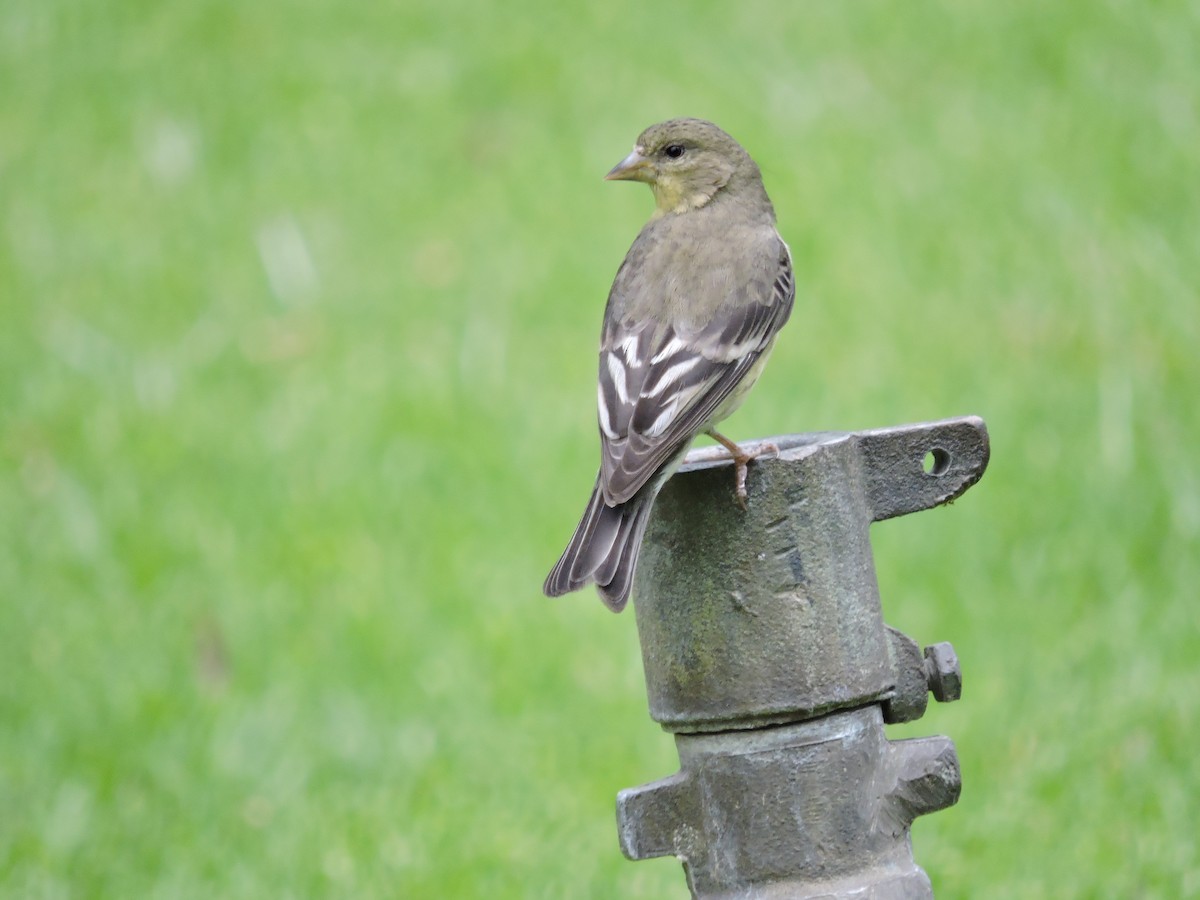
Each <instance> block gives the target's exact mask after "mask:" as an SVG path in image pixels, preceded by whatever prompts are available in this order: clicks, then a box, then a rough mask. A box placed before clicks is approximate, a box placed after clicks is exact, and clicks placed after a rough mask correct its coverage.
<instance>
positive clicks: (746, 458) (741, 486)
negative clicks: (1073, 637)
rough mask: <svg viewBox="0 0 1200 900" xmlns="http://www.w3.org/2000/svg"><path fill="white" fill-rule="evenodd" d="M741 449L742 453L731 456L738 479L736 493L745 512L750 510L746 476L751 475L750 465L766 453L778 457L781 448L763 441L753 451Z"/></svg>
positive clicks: (739, 504)
mask: <svg viewBox="0 0 1200 900" xmlns="http://www.w3.org/2000/svg"><path fill="white" fill-rule="evenodd" d="M739 449H741V452H740V453H730V455H731V456H732V457H733V466H734V472H735V477H736V479H737V485H736V488H735V493H736V494H737V502H738V506H740V507H741V508H742V511H743V512H745V511H747V510H749V509H750V503H749V500H750V495H749V494H748V493H747V491H746V476H747V475H748V474H749V467H750V463H751V462H752V461H754V460H756V459H758V458H759V457H760V456H762V455H763V454H764V453H774V454H775V455H776V456H778V455H779V446H778V445H777V444H773V443H771V442H770V441H762V442H761V443H760V444H758V446H756V447H755V448H754V449H753V450H749V451H747V450H746V449H744V448H739Z"/></svg>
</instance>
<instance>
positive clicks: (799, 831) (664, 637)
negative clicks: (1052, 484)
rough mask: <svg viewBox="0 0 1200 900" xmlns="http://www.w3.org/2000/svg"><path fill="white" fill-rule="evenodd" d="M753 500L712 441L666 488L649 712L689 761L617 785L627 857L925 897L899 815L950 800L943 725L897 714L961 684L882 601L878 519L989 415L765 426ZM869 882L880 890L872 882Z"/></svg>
mask: <svg viewBox="0 0 1200 900" xmlns="http://www.w3.org/2000/svg"><path fill="white" fill-rule="evenodd" d="M769 443H772V444H774V445H776V446H777V447H778V448H779V452H778V454H776V455H767V456H763V457H761V458H760V459H759V460H757V461H756V462H755V463H754V464H753V465H752V469H751V477H750V480H749V491H750V502H749V504H748V509H746V510H744V511H743V510H742V509H741V508H740V507H739V506H738V505H737V504H736V503H735V502H734V500H733V478H732V473H731V472H730V469H729V463H728V460H727V458H726V457H724V456H723V454H721V453H719V452H711V451H708V452H703V453H693V454H692V455H691V456H689V460H688V462H687V464H685V465H684V466H683V468H681V469H680V471H679V473H678V474H677V475H676V476H675V477H674V478H672V479H671V480H670V481H669V482H668V483H667V484H666V486H665V487H664V489H663V491H662V493H661V494H660V495H659V498H658V501H657V503H656V506H655V510H654V513H653V515H652V518H651V522H650V525H649V528H648V530H647V534H646V539H645V543H644V545H643V548H642V556H641V562H640V565H639V570H638V576H637V582H636V586H635V590H634V606H635V609H636V614H637V623H638V632H639V636H640V639H641V644H642V658H643V663H644V667H645V673H646V687H647V693H648V696H649V701H650V713H651V716H652V717H653V718H654V719H655V720H656V721H657V722H659V723H661V724H662V725H663V727H664V728H666V729H667V730H669V731H672V732H675V733H676V743H677V746H678V750H679V755H680V764H681V769H680V772H679V773H678V774H677V775H674V776H671V777H670V778H668V779H665V780H664V781H660V782H657V783H655V784H650V785H645V786H643V787H641V788H635V789H632V790H627V791H623V792H622V793H621V794H620V796H619V798H618V820H619V830H620V835H621V845H622V848H623V849H624V851H625V852H626V854H627V855H629V856H630V857H631V858H634V859H642V858H646V857H650V856H662V855H668V854H675V855H677V856H679V857H680V858H681V859H682V860H683V861H684V865H685V868H686V870H687V873H688V884H689V886H690V887H691V889H692V893H693V896H695V897H702V898H718V897H719V898H747V900H748V898H768V897H770V898H806V897H814V898H815V897H823V898H825V897H828V898H843V897H845V898H850V897H855V898H859V897H872V898H877V900H883V898H910V897H911V898H924V897H931V896H932V893H931V889H930V887H929V881H928V879H927V878H926V877H925V874H924V873H923V872H922V871H921V870H920V868H919V867H917V865H916V864H915V862H913V859H912V850H911V845H910V842H909V834H908V826H909V824H910V823H911V822H912V819H913V818H914V817H916V816H918V815H922V814H924V813H927V812H932V811H934V810H937V809H941V808H944V807H945V806H948V805H950V804H952V803H954V802H955V800H956V799H957V797H958V791H959V774H958V764H957V758H956V756H955V753H954V747H953V744H952V743H951V742H950V741H949V739H947V738H928V739H922V740H919V741H902V742H897V743H890V742H888V741H887V740H886V738H885V736H884V733H883V724H884V722H885V721H887V722H899V721H910V720H913V719H917V718H919V717H920V716H921V715H922V714H923V713H924V711H925V707H926V703H927V702H928V694H929V692H930V691H932V692H933V693H934V695H935V698H936V699H938V700H954V699H957V698H958V696H959V693H960V692H961V684H962V681H961V673H960V671H959V668H958V660H957V657H956V656H955V654H954V651H953V648H952V647H951V646H950V645H949V644H936V645H934V646H932V647H929V648H926V650H925V652H924V653H923V654H922V652H921V649H920V647H919V645H918V644H917V643H916V642H915V641H913V640H912V639H911V638H908V637H907V636H905V635H903V634H902V633H900V632H898V631H896V630H895V629H892V628H889V627H888V626H887V625H885V623H884V621H883V613H882V609H881V607H880V600H879V590H878V585H877V583H876V579H875V568H874V561H873V557H872V554H871V546H870V540H869V535H868V530H869V527H870V525H871V523H872V522H876V521H879V520H881V519H885V518H890V517H892V516H899V515H904V514H905V513H910V512H915V511H918V510H921V509H928V508H930V507H933V506H936V505H938V504H940V503H945V502H946V501H948V500H951V499H953V498H955V497H957V496H959V495H960V494H962V492H963V491H965V490H966V489H967V488H968V487H970V486H971V485H972V484H974V483H975V482H976V481H978V480H979V478H980V477H981V476H982V474H983V471H984V469H985V467H986V465H987V461H988V440H987V431H986V429H985V427H984V424H983V422H982V420H980V419H978V418H963V419H953V420H947V421H943V422H933V423H926V424H920V425H909V426H901V427H897V428H888V429H880V430H874V431H863V432H852V433H820V434H809V435H792V436H787V437H782V438H772V439H770V440H769ZM864 891H867V893H863V892H864Z"/></svg>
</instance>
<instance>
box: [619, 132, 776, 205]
mask: <svg viewBox="0 0 1200 900" xmlns="http://www.w3.org/2000/svg"><path fill="white" fill-rule="evenodd" d="M604 177H605V178H606V179H607V180H609V181H641V182H644V183H645V184H648V185H650V189H651V190H653V191H654V200H655V203H656V205H657V207H658V214H659V215H665V214H667V213H682V212H686V211H688V210H689V209H699V208H700V207H701V206H704V205H705V204H706V203H708V202H709V201H710V200H712V198H713V197H714V196H716V194H717V193H718V192H719V191H721V190H722V189H723V188H726V187H727V186H734V187H736V186H738V185H740V184H741V183H743V182H750V183H757V184H758V186H759V189H760V190H761V185H762V178H761V176H760V174H759V171H758V166H756V165H755V164H754V160H752V159H751V158H750V155H749V154H748V153H746V151H745V150H743V149H742V146H741V145H740V144H739V143H738V142H737V141H735V140H734V139H733V138H731V137H730V136H729V135H728V134H726V133H725V132H724V131H722V130H721V129H720V128H718V127H717V126H716V125H714V124H713V123H712V122H705V121H704V120H703V119H671V120H670V121H667V122H660V123H659V124H657V125H651V126H650V127H649V128H647V129H646V130H645V131H643V132H642V133H641V134H640V135H639V136H638V139H637V143H636V144H635V145H634V148H633V152H632V153H630V154H629V155H628V156H627V157H625V158H624V159H623V160H621V162H619V163H617V165H616V166H614V167H613V170H612V171H611V172H609V173H608V174H607V175H605V176H604Z"/></svg>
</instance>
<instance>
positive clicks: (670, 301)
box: [544, 119, 795, 611]
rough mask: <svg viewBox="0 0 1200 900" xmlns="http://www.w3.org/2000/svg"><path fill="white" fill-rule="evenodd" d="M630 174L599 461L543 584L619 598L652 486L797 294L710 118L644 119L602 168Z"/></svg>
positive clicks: (607, 349)
mask: <svg viewBox="0 0 1200 900" xmlns="http://www.w3.org/2000/svg"><path fill="white" fill-rule="evenodd" d="M606 177H607V178H609V179H610V180H627V181H641V182H644V183H646V184H648V185H649V186H650V188H651V190H652V191H653V192H654V199H655V205H656V209H655V212H654V215H653V216H652V217H651V219H650V221H649V222H648V223H646V226H645V227H644V228H643V229H642V231H641V233H640V234H639V235H638V236H637V239H636V240H635V241H634V242H633V246H632V247H630V248H629V253H628V254H627V255H626V256H625V261H624V262H623V263H622V264H621V268H620V269H619V270H618V271H617V277H616V279H615V281H614V282H613V286H612V290H611V291H610V293H609V297H608V306H607V308H606V310H605V313H604V325H603V329H602V332H601V340H600V373H599V390H598V406H599V424H600V443H601V462H600V473H599V475H598V476H597V479H596V487H595V489H594V490H593V493H592V499H591V501H590V502H589V504H588V507H587V510H586V511H585V512H584V515H583V518H582V519H581V520H580V523H579V526H578V528H576V531H575V535H574V536H573V537H572V539H571V542H570V543H569V544H568V545H567V549H566V550H565V551H564V552H563V555H562V557H561V558H560V559H559V561H558V564H557V565H556V566H555V567H554V569H553V570H552V571H551V572H550V575H549V576H548V577H547V578H546V583H545V586H544V590H545V592H546V593H547V594H548V595H550V596H558V595H560V594H564V593H566V592H568V591H572V590H575V589H576V588H579V587H582V586H583V585H584V584H586V583H588V582H589V581H594V582H595V583H596V586H597V589H598V590H599V592H600V596H601V598H602V599H603V600H604V602H605V603H606V604H607V605H608V606H609V607H610V608H611V609H613V610H614V611H620V610H621V609H622V608H623V607H624V606H625V603H626V601H627V599H628V597H629V590H630V587H631V585H632V583H633V573H634V570H635V568H636V566H637V556H638V549H639V546H640V544H641V539H642V535H643V533H644V531H645V527H646V521H647V518H648V516H649V512H650V508H651V505H652V504H653V502H654V498H655V496H656V495H657V494H658V491H659V489H660V488H661V487H662V485H663V482H665V481H666V479H667V478H669V477H670V475H671V473H672V472H673V471H674V470H675V468H676V467H677V466H678V465H679V463H680V461H681V460H682V459H683V457H684V455H685V454H686V453H687V450H688V447H689V446H690V445H691V443H692V441H693V440H694V439H695V438H696V436H697V435H699V434H701V433H705V432H707V433H709V434H712V435H713V436H714V437H715V438H716V439H717V440H719V441H721V443H723V444H725V445H726V446H727V447H729V448H730V450H731V452H733V453H734V457H735V460H736V461H737V463H738V473H739V482H738V490H739V498H740V499H742V500H743V501H744V498H745V493H744V479H745V464H746V462H747V461H748V460H749V458H750V456H749V455H748V454H746V453H744V452H743V451H741V449H740V448H737V446H736V445H734V444H732V442H730V441H728V440H727V439H725V438H723V437H722V436H720V435H718V434H717V433H716V432H715V428H716V425H717V423H718V422H720V421H721V420H722V419H724V418H725V417H726V416H728V415H729V414H730V413H732V412H733V411H734V409H736V408H737V406H738V405H739V404H740V402H741V400H742V399H743V397H744V395H745V393H746V392H747V391H748V390H749V389H750V387H751V386H752V385H753V384H754V381H755V380H756V379H757V378H758V375H759V373H760V372H761V370H762V367H763V365H764V364H765V362H766V359H767V356H768V355H769V353H770V351H771V348H772V346H773V344H774V341H775V335H776V333H777V332H778V331H779V329H780V328H781V327H782V326H783V324H784V322H786V321H787V318H788V315H789V314H790V312H791V308H792V300H793V297H794V293H795V290H794V285H793V280H792V263H791V256H790V254H789V253H788V248H787V245H786V244H785V243H784V242H783V239H782V238H780V237H779V233H778V232H777V231H776V230H775V210H774V208H773V207H772V206H771V201H770V199H769V198H768V197H767V193H766V190H765V189H764V188H763V184H762V176H761V174H760V173H759V170H758V166H757V165H755V163H754V160H752V159H751V158H750V156H749V155H748V154H747V153H746V151H745V150H743V149H742V147H741V146H740V145H739V144H738V143H737V141H735V140H734V139H733V138H731V137H730V136H729V135H727V134H726V133H725V132H724V131H722V130H721V129H720V128H718V127H717V126H715V125H713V124H712V123H710V122H704V121H701V120H699V119H672V120H670V121H668V122H663V123H661V124H658V125H653V126H651V127H650V128H647V129H646V130H645V131H644V132H642V134H641V135H640V136H639V137H638V140H637V144H636V146H635V147H634V150H633V152H632V153H630V154H629V156H628V157H626V158H625V159H624V160H623V161H622V162H621V163H619V164H618V165H617V166H616V167H615V168H614V169H613V170H612V171H611V172H609V173H608V175H607V176H606Z"/></svg>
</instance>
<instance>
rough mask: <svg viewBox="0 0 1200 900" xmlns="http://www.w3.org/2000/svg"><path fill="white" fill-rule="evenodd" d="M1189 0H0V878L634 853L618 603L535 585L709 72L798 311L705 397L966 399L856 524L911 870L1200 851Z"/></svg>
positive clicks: (534, 891) (525, 883) (243, 882)
mask: <svg viewBox="0 0 1200 900" xmlns="http://www.w3.org/2000/svg"><path fill="white" fill-rule="evenodd" d="M1198 54H1200V12H1198V11H1197V7H1196V5H1195V4H1188V3H1151V4H1133V3H1129V2H1112V3H1097V4H1087V5H1084V4H1074V5H1067V4H1060V5H1057V6H1050V5H1045V4H1038V3H1034V2H1029V0H1021V2H1014V3H1006V4H985V3H981V2H965V3H955V4H950V3H940V4H935V3H909V4H905V5H904V6H903V7H902V8H901V7H896V6H894V5H891V4H884V3H881V2H874V0H873V2H862V3H854V4H848V3H833V2H825V0H820V2H816V3H807V4H772V3H767V2H761V0H751V2H748V3H744V4H741V5H739V6H737V7H733V6H730V5H724V4H716V3H707V2H706V3H693V4H683V3H678V2H668V3H663V4H658V5H652V6H645V5H642V6H636V7H635V6H632V5H624V4H616V5H613V4H605V5H601V6H596V7H592V6H587V5H582V4H565V5H563V4H555V5H551V4H544V5H543V4H538V3H536V2H522V0H517V2H513V3H508V4H504V5H491V6H488V5H484V4H479V3H465V2H441V3H437V4H432V3H422V2H417V0H406V2H403V3H384V4H374V5H369V6H355V5H344V4H333V3H328V2H318V0H293V2H287V0H271V2H263V3H257V4H253V5H250V4H236V3H232V2H226V0H198V2H195V3H190V4H151V3H146V2H137V0H112V2H109V3H106V4H72V3H66V2H60V0H12V2H9V3H7V4H5V5H4V6H3V8H0V85H3V92H2V93H3V96H2V98H0V201H2V202H0V722H2V723H3V724H2V726H0V894H3V895H4V896H13V897H75V896H111V897H135V896H138V897H141V896H145V897H157V896H164V897H165V896H170V897H176V896H179V897H192V896H196V897H199V896H206V897H207V896H240V897H258V896H295V897H300V896H380V897H382V896H410V897H459V896H462V897H473V896H479V897H521V898H525V897H534V898H536V897H546V898H549V897H556V898H557V897H597V898H601V897H613V896H621V897H631V898H633V897H646V898H650V897H655V898H657V897H670V896H674V897H678V896H684V895H685V893H686V891H685V888H684V885H683V879H682V876H681V874H680V873H679V871H678V865H677V863H675V862H674V861H673V860H659V861H654V862H648V863H638V864H636V865H635V864H631V863H627V862H625V861H624V860H623V859H622V858H621V857H620V854H619V853H618V851H617V849H616V838H615V833H614V826H613V819H612V803H613V796H614V793H615V792H616V790H617V789H619V788H622V787H626V786H632V785H635V784H640V783H642V782H645V781H649V780H652V779H654V778H656V777H660V776H662V775H665V774H667V773H669V772H671V771H674V769H675V767H676V760H675V757H674V753H673V748H672V746H671V741H670V739H669V738H668V737H667V736H666V735H664V734H661V733H660V732H659V731H658V730H657V728H655V727H654V726H653V724H652V723H651V722H650V721H649V720H648V719H647V717H646V715H645V700H644V695H643V693H642V690H643V689H642V684H641V672H640V658H639V655H638V649H637V642H636V635H635V633H634V623H633V619H632V617H629V616H621V617H614V616H612V615H610V614H608V613H607V612H606V611H604V610H603V609H602V608H601V606H600V604H599V603H598V602H597V601H596V599H595V598H594V597H593V596H590V595H581V596H579V597H577V598H570V599H568V600H566V601H558V602H550V601H547V600H545V599H544V598H542V597H541V595H540V593H539V586H540V583H541V578H542V576H543V575H544V573H545V571H546V569H547V568H548V567H549V565H550V564H551V563H552V562H553V560H554V558H555V557H556V555H557V553H558V552H559V551H560V550H561V545H562V544H563V542H564V541H565V540H566V538H567V536H568V535H569V532H570V529H571V528H572V527H573V525H574V522H575V518H576V516H577V515H578V512H579V510H580V508H581V505H582V503H583V501H584V499H585V494H586V492H587V489H588V487H589V486H590V482H591V478H592V477H593V473H594V466H595V464H596V447H595V421H594V412H593V407H592V404H593V402H594V401H593V397H594V389H593V384H594V371H595V357H594V355H593V350H594V346H595V340H596V333H597V328H598V323H599V317H600V313H601V309H602V306H603V301H604V296H605V292H606V290H607V286H608V284H609V281H610V279H611V277H612V274H613V272H614V271H615V269H616V266H617V264H618V262H619V261H620V258H621V255H622V253H623V252H624V250H625V248H626V247H627V246H628V244H629V242H630V241H631V240H632V238H633V236H634V234H635V233H636V231H637V229H638V228H639V227H640V225H641V223H642V222H643V221H644V219H645V217H646V216H647V215H648V214H649V211H650V208H651V201H650V197H649V195H648V194H647V193H646V192H645V191H644V190H641V189H635V188H633V187H630V186H627V185H616V186H614V185H606V184H604V183H603V182H602V181H601V180H600V176H601V175H602V174H603V172H605V171H606V170H607V168H608V167H609V166H610V165H611V164H612V163H613V162H615V161H616V160H617V159H619V158H620V157H621V156H622V155H623V154H624V153H625V152H626V151H627V150H628V147H629V146H630V144H631V143H632V141H633V138H634V137H635V136H636V134H637V132H638V131H639V130H640V129H641V128H642V127H644V126H645V125H647V124H649V123H651V122H654V121H657V120H659V119H662V118H666V117H669V116H674V115H699V116H704V117H707V118H711V119H713V120H715V121H717V122H719V123H720V124H722V125H723V126H725V127H726V128H727V129H728V130H730V131H731V132H732V133H733V134H734V135H735V136H737V137H738V138H739V139H740V140H741V141H742V142H743V143H744V144H745V145H746V146H747V147H748V148H749V149H750V150H751V152H752V153H753V154H754V155H755V157H756V158H757V159H758V160H759V162H760V164H761V165H762V168H763V170H764V174H765V178H766V181H767V185H768V188H769V189H770V191H771V193H772V196H773V198H774V200H775V203H776V206H777V209H778V211H779V215H780V225H781V229H782V231H783V233H784V235H785V237H786V238H787V239H788V240H789V241H790V243H791V245H792V248H793V252H794V254H795V256H796V260H797V271H798V276H799V278H798V280H799V284H800V291H799V297H798V304H797V312H796V315H795V316H794V318H793V321H792V323H791V324H790V325H789V327H788V329H787V331H786V332H785V333H784V336H783V339H782V341H781V342H780V345H779V348H778V350H777V352H776V353H775V355H774V357H773V360H772V363H771V366H770V367H769V369H768V371H767V374H766V376H765V377H764V378H763V380H762V382H761V383H760V385H759V387H758V388H757V389H756V391H755V393H754V395H753V397H752V399H751V400H750V401H749V402H748V403H747V404H746V406H745V407H744V408H743V411H742V412H740V413H739V414H738V416H737V417H736V418H735V419H734V420H732V421H731V422H730V429H731V431H732V433H733V434H734V435H741V436H743V437H749V436H754V435H760V434H768V433H780V432H788V431H808V430H817V429H827V428H858V427H871V426H881V425H888V424H899V423H902V422H909V421H919V420H922V419H930V418H941V417H945V416H949V415H957V414H963V413H978V414H981V415H983V416H984V417H985V418H986V420H987V422H988V424H989V427H990V429H991V434H992V439H993V460H992V466H991V470H990V471H989V472H988V474H987V476H986V477H985V479H984V481H983V482H982V483H981V484H980V485H979V486H978V487H976V488H975V489H973V491H972V492H971V493H970V494H968V495H967V496H966V497H965V498H963V499H962V500H961V501H960V502H959V503H957V504H955V505H954V507H953V508H952V509H949V510H939V511H935V512H930V513H925V514H922V515H920V516H917V517H913V518H909V519H902V520H899V521H896V522H891V523H887V524H885V525H882V526H878V527H877V529H876V532H875V534H874V538H875V544H876V554H877V566H878V570H879V576H880V582H881V588H882V592H883V597H884V604H885V609H886V611H887V614H888V618H889V620H890V621H891V622H892V623H893V624H894V625H896V626H898V627H901V628H903V629H905V630H907V631H909V632H910V633H912V634H914V635H915V636H917V637H918V638H920V639H923V640H925V641H926V642H931V641H934V640H951V641H953V642H954V643H955V645H956V647H957V649H958V651H959V655H960V657H961V658H962V660H963V664H964V667H965V670H966V693H965V697H964V701H963V702H961V703H959V704H955V705H952V706H948V707H944V708H935V709H932V710H931V712H930V714H929V715H928V716H927V717H926V718H925V719H924V720H922V721H921V722H918V723H915V724H913V725H911V726H907V727H906V728H904V729H897V731H896V734H930V733H938V732H940V733H946V734H949V735H951V736H953V737H954V739H955V741H956V743H957V746H958V749H959V754H960V756H961V759H962V765H963V773H964V791H963V797H962V801H961V803H960V804H959V806H957V807H956V808H954V809H952V810H950V811H947V812H943V813H939V814H938V815H936V816H932V817H929V818H928V819H924V820H921V821H920V822H918V823H917V825H916V827H915V830H914V840H915V844H916V849H917V856H918V859H919V861H920V862H921V863H922V864H923V865H924V866H925V867H926V868H927V869H928V871H929V872H930V874H931V876H932V878H933V881H934V884H935V887H936V889H937V891H938V895H939V896H946V897H964V896H969V897H973V898H1002V897H1003V898H1011V897H1022V898H1043V897H1045V898H1049V897H1054V898H1061V897H1114V898H1118V897H1119V898H1127V897H1142V898H1151V897H1185V896H1200V859H1198V854H1197V850H1196V843H1195V837H1194V835H1195V832H1196V830H1197V829H1198V828H1200V815H1198V814H1197V812H1196V809H1197V804H1196V798H1197V796H1198V795H1200V763H1198V762H1197V757H1196V753H1195V749H1194V745H1193V742H1194V740H1195V738H1196V735H1197V731H1196V723H1197V721H1200V637H1198V631H1200V613H1198V612H1197V609H1198V608H1200V607H1198V606H1197V604H1196V602H1195V595H1196V585H1197V583H1198V582H1200V465H1198V464H1197V449H1196V448H1197V447H1198V446H1200V416H1197V413H1196V408H1197V406H1196V404H1197V401H1196V397H1197V395H1198V393H1200V365H1198V363H1197V359H1198V355H1197V347H1198V346H1200V302H1198V298H1197V289H1196V285H1197V284H1198V283H1200V215H1198V203H1200V195H1198V193H1197V183H1198V176H1200V171H1198V169H1200V166H1198V165H1197V163H1198V162H1200V154H1198V152H1197V149H1196V148H1197V147H1200V83H1198V81H1197V78H1196V60H1197V58H1198Z"/></svg>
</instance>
